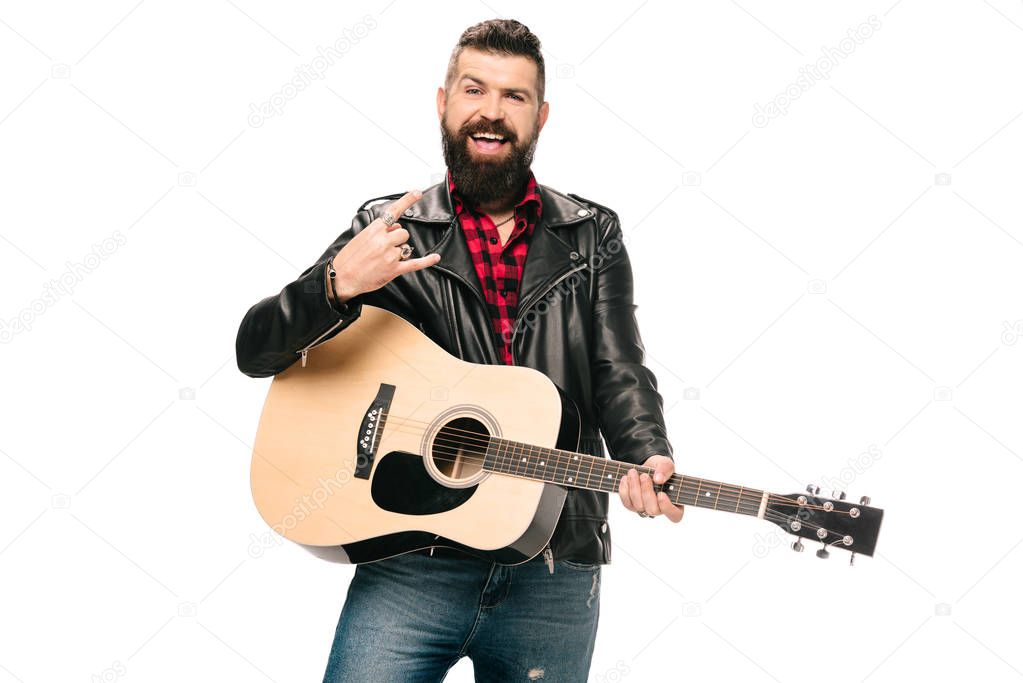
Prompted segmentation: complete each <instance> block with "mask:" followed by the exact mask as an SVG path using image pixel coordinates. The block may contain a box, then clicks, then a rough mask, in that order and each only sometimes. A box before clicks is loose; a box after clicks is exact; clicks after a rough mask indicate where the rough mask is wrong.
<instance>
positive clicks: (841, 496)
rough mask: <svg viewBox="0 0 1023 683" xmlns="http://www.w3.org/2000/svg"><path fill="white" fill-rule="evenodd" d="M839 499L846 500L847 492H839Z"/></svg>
mask: <svg viewBox="0 0 1023 683" xmlns="http://www.w3.org/2000/svg"><path fill="white" fill-rule="evenodd" d="M838 499H839V500H845V491H839V492H838Z"/></svg>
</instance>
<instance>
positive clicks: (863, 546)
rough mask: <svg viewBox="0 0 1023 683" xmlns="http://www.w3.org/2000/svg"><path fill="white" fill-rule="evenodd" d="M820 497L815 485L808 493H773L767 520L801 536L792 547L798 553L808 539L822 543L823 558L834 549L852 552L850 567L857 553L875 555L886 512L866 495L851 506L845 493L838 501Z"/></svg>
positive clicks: (768, 504) (818, 553) (765, 516)
mask: <svg viewBox="0 0 1023 683" xmlns="http://www.w3.org/2000/svg"><path fill="white" fill-rule="evenodd" d="M819 494H820V487H816V486H813V485H810V486H807V487H806V492H805V493H792V494H789V495H785V496H783V495H778V494H771V496H770V497H769V498H768V501H767V508H766V510H765V511H764V519H766V520H768V521H770V522H774V523H775V524H777V525H778V526H779V527H781V528H782V529H783V530H784V531H786V532H788V533H790V534H793V535H794V536H798V537H799V538H797V539H796V541H795V542H794V543H793V544H792V549H793V550H796V551H802V550H803V542H802V539H804V538H805V539H808V540H811V541H817V542H818V543H820V544H821V547H820V548H819V549H818V550H817V557H820V558H826V557H828V555H829V550H830V549H832V548H839V549H842V550H848V551H850V552H851V553H853V555H852V556H850V558H849V563H850V564H852V560H853V556H855V554H856V553H860V554H863V555H868V556H871V555H873V554H874V548H875V547H876V546H877V535H878V533H879V532H880V531H881V519H882V518H883V517H884V510H881V509H880V508H874V507H870V506H869V505H870V498H868V497H867V496H863V497H862V498H860V501H859V503H852V502H849V501H847V500H845V493H842V494H841V495H839V496H838V497H837V498H822V497H820V495H819Z"/></svg>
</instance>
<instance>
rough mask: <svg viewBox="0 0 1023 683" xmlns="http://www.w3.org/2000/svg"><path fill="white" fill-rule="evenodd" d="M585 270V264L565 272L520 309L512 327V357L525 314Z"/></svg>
mask: <svg viewBox="0 0 1023 683" xmlns="http://www.w3.org/2000/svg"><path fill="white" fill-rule="evenodd" d="M585 268H586V264H585V263H583V264H582V265H580V266H576V267H575V268H573V269H571V270H569V271H567V272H565V273H564V274H562V275H561V276H560V277H559V278H558V279H557V280H555V281H554V282H552V283H551V284H550V285H548V286H547V287H546V288H545V289H544V290H543V292H542V293H541V294H540V295H539V296H537V297H535V298H534V299H533V300H532V301H531V302H530V303H529V306H527V307H525V308H523V309H520V310H519V311H518V313H516V314H515V325H514V326H513V327H512V338H511V345H512V357H514V356H515V335H516V334H518V332H519V322H521V321H522V319H523V314H524V313H526V312H527V311H529V309H530V308H532V307H533V306H534V305H535V304H536V303H537V302H539V301H540V300H541V299H543V298H544V297H545V296H547V292H549V291H551V290H552V289H554V288H555V287H557V286H558V285H559V284H560V283H561V281H562V280H564V279H565V278H567V277H568V276H569V275H572V274H573V273H578V272H579V271H580V270H583V269H585Z"/></svg>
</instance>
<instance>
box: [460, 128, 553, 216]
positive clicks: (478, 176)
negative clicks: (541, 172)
mask: <svg viewBox="0 0 1023 683" xmlns="http://www.w3.org/2000/svg"><path fill="white" fill-rule="evenodd" d="M446 121H447V116H446V115H445V116H444V118H443V120H441V124H440V131H441V143H442V145H443V148H444V161H445V163H446V164H447V166H448V168H449V169H450V170H451V176H452V178H454V181H455V187H456V188H457V190H458V192H459V193H460V194H461V195H462V197H463V198H464V199H465V201H466V202H467V203H468V204H469V205H470V206H472V207H478V206H480V205H488V204H495V203H499V202H503V201H511V200H514V199H515V198H517V197H518V196H519V195H520V194H521V193H522V192H523V191H524V190H525V184H526V181H527V180H529V167H530V165H531V164H532V163H533V153H534V152H535V150H536V142H537V138H538V137H539V136H538V135H537V134H536V133H537V132H538V131H536V128H535V126H534V129H533V131H532V136H531V137H530V139H528V140H525V141H523V142H522V144H518V139H517V137H516V136H515V135H514V134H513V133H512V132H511V131H509V130H508V129H507V128H505V126H504V124H502V123H501V122H499V121H493V122H486V121H476V122H475V123H466V124H464V125H463V126H462V127H461V128H460V129H459V130H458V132H457V133H455V134H454V135H452V134H451V132H450V131H449V130H448V127H447V124H446ZM484 132H486V133H495V134H497V135H501V136H503V137H504V139H505V140H507V142H505V143H504V144H506V145H509V146H510V149H508V150H507V151H502V152H501V153H500V154H499V155H494V156H493V157H490V156H484V155H482V154H479V155H477V156H473V155H472V152H470V151H469V145H474V144H475V143H474V142H473V141H472V139H471V138H470V137H469V136H470V135H473V134H476V133H484ZM502 155H503V156H502Z"/></svg>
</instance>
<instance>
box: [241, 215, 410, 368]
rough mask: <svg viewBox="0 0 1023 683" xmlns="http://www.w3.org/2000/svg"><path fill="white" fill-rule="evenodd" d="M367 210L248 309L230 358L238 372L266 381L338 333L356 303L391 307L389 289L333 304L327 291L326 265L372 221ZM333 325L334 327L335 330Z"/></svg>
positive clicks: (356, 311) (355, 313)
mask: <svg viewBox="0 0 1023 683" xmlns="http://www.w3.org/2000/svg"><path fill="white" fill-rule="evenodd" d="M372 219H373V218H372V214H371V213H370V211H369V210H366V209H363V210H360V211H359V212H358V213H357V214H356V216H355V218H354V219H353V220H352V225H351V227H350V228H349V229H348V230H346V231H344V232H343V233H341V235H340V236H338V238H337V239H336V240H334V243H333V244H331V245H330V246H329V247H328V248H327V250H326V251H324V252H323V254H322V255H321V256H320V257H319V258H318V259H316V262H315V263H314V264H313V265H312V266H310V267H309V268H307V269H306V270H304V271H303V272H302V273H301V274H300V275H299V276H298V278H297V279H296V280H295V281H294V282H291V283H289V284H288V285H286V286H285V287H284V289H282V290H281V291H280V292H279V293H277V294H275V295H273V296H269V297H267V298H265V299H263V300H262V301H260V302H259V303H257V304H255V305H254V306H252V308H250V309H249V310H248V312H247V313H246V314H245V317H244V318H243V319H242V321H241V324H240V325H239V327H238V336H237V338H236V339H235V356H236V360H237V363H238V369H239V370H241V371H242V372H243V373H245V374H246V375H248V376H249V377H270V376H272V375H276V374H277V373H279V372H281V371H283V370H284V369H286V368H287V367H289V366H290V365H291V364H292V363H294V362H295V361H296V360H299V358H300V357H301V355H300V351H301V350H302V349H304V348H305V347H307V346H309V345H310V344H311V343H313V342H314V341H316V340H317V339H318V338H319V337H320V336H321V335H323V338H322V339H319V341H317V343H322V342H324V341H326V340H328V339H330V338H332V337H333V336H334V335H336V334H338V333H339V332H341V331H342V330H344V329H345V328H347V327H348V326H349V325H351V324H352V323H353V322H355V321H356V320H357V319H358V318H359V315H360V314H361V313H362V304H363V303H368V304H372V305H376V306H380V307H381V308H397V307H399V304H398V303H397V302H395V301H394V296H395V295H394V291H395V290H394V288H393V287H392V283H388V285H385V286H384V287H383V288H382V289H380V290H376V291H374V292H367V293H365V294H361V295H359V296H356V297H353V298H351V299H349V300H348V301H346V302H345V304H344V305H339V304H338V303H337V302H336V301H335V300H334V297H333V296H331V295H330V293H329V291H328V289H327V283H328V278H327V264H328V263H329V262H330V261H331V260H332V259H333V258H334V256H335V255H337V253H338V252H339V251H341V249H342V248H343V247H344V246H345V245H346V244H348V242H349V241H351V239H352V238H353V237H354V236H355V235H356V234H358V233H359V232H360V231H361V230H362V229H363V228H365V227H366V226H367V225H369V223H370V222H371V221H372ZM335 325H336V327H335Z"/></svg>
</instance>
